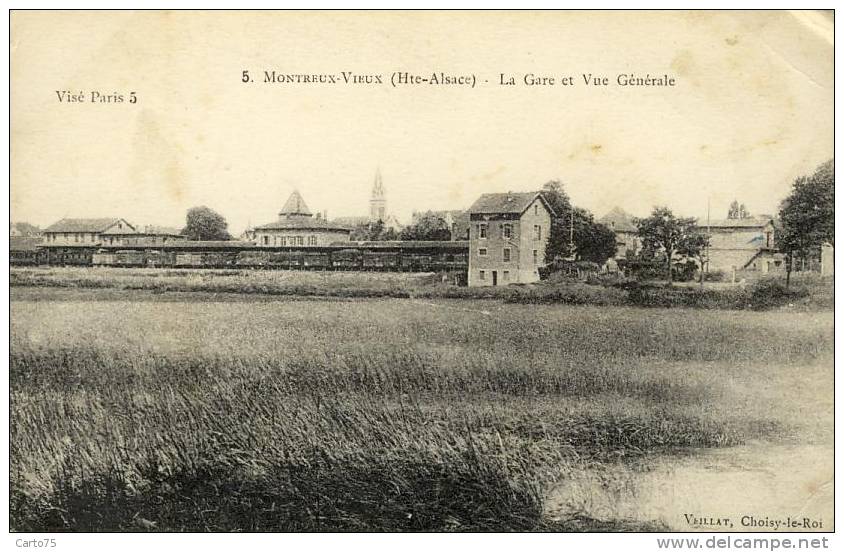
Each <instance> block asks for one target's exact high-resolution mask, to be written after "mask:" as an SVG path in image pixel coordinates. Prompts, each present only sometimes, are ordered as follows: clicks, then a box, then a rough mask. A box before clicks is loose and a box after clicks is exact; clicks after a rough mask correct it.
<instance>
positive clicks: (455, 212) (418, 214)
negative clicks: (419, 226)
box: [411, 209, 465, 222]
mask: <svg viewBox="0 0 844 552" xmlns="http://www.w3.org/2000/svg"><path fill="white" fill-rule="evenodd" d="M464 213H465V211H461V210H459V209H451V210H446V211H414V212H413V215H412V217H411V218H412V220H413V222H417V221H419V220H420V219H421V218H422V217H424V216H425V215H428V214H430V215H433V216H435V217H439V218H441V219H443V220H446V219H447V218H449V217H451V220H455V219H457V218H459V217H460V216H461V215H463V214H464Z"/></svg>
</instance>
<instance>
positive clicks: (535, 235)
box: [533, 224, 542, 241]
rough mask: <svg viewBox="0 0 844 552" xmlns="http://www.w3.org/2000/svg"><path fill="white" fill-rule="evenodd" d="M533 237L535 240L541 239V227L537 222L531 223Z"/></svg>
mask: <svg viewBox="0 0 844 552" xmlns="http://www.w3.org/2000/svg"><path fill="white" fill-rule="evenodd" d="M533 239H534V240H535V241H539V240H541V239H542V227H541V226H540V225H538V224H534V225H533Z"/></svg>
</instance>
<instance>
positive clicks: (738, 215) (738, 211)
mask: <svg viewBox="0 0 844 552" xmlns="http://www.w3.org/2000/svg"><path fill="white" fill-rule="evenodd" d="M749 217H750V211H748V210H747V207H745V206H744V203H742V204H741V205H739V202H738V201H735V200H734V201H733V202H732V203H730V210H729V211H728V212H727V218H728V219H745V218H749Z"/></svg>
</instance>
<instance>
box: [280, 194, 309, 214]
mask: <svg viewBox="0 0 844 552" xmlns="http://www.w3.org/2000/svg"><path fill="white" fill-rule="evenodd" d="M311 214H312V213H311V211H310V209H308V206H307V205H305V200H304V199H302V195H301V194H300V193H299V190H293V193H292V194H290V197H288V198H287V202H286V203H285V204H284V207H282V208H281V212H279V215H281V216H283V217H284V216H291V215H294V216H295V215H298V216H305V217H309V216H311Z"/></svg>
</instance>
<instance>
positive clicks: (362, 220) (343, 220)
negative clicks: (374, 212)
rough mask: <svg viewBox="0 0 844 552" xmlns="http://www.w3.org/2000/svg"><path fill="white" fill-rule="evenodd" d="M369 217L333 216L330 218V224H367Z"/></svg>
mask: <svg viewBox="0 0 844 552" xmlns="http://www.w3.org/2000/svg"><path fill="white" fill-rule="evenodd" d="M369 222H370V219H369V217H335V218H333V219H331V224H337V225H340V226H361V225H364V224H369Z"/></svg>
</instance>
